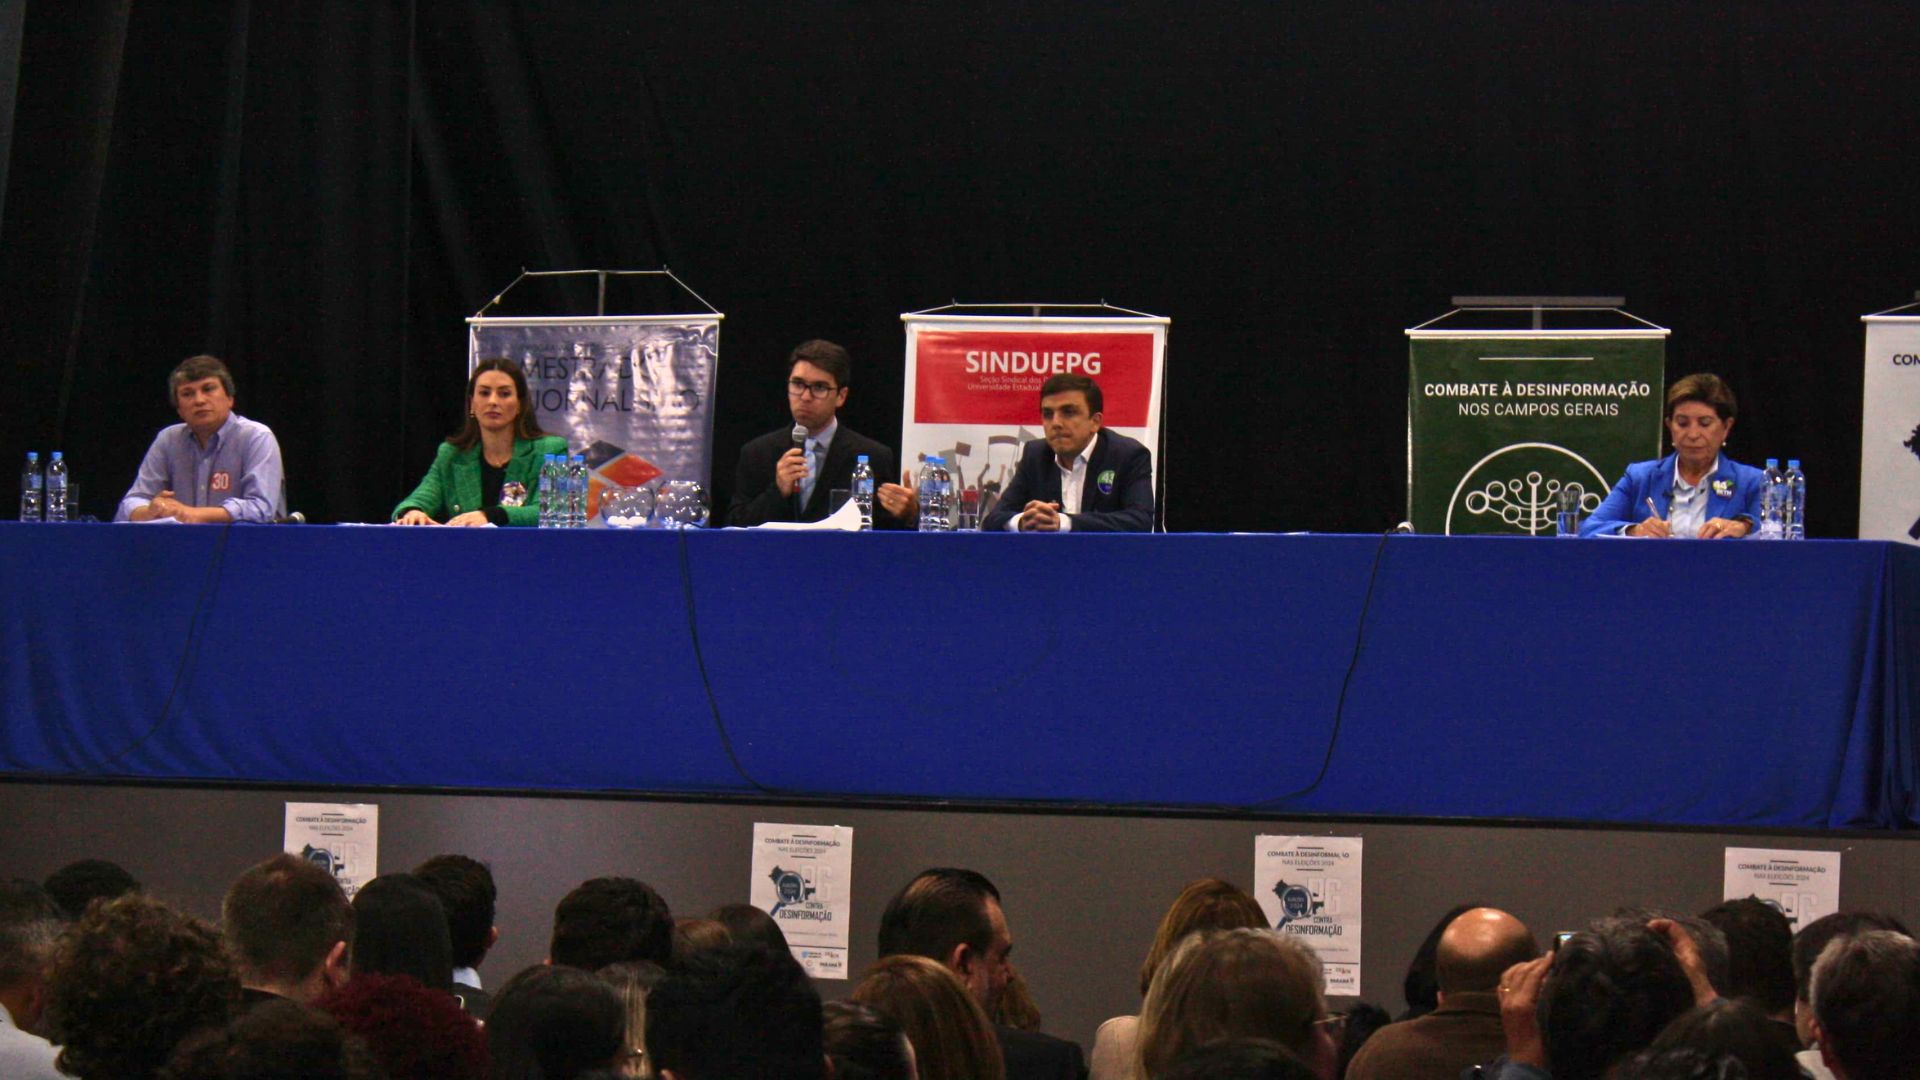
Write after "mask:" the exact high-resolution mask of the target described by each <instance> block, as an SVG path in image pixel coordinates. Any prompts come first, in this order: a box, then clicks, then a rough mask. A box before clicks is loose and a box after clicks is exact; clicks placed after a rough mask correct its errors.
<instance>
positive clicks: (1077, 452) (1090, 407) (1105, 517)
mask: <svg viewBox="0 0 1920 1080" xmlns="http://www.w3.org/2000/svg"><path fill="white" fill-rule="evenodd" d="M1103 404H1104V401H1103V398H1102V396H1101V393H1100V384H1099V383H1096V382H1094V381H1093V380H1092V379H1090V378H1088V377H1086V376H1085V375H1055V376H1053V377H1052V378H1049V379H1048V380H1047V381H1046V382H1045V383H1043V384H1041V387H1040V421H1041V424H1042V425H1043V427H1044V429H1045V431H1046V438H1044V439H1035V440H1034V441H1032V442H1030V443H1028V444H1027V445H1026V449H1025V450H1024V451H1022V452H1021V454H1020V464H1019V465H1018V466H1017V467H1016V468H1015V469H1014V473H1013V479H1012V480H1010V481H1008V483H1007V489H1006V491H1004V492H1002V493H1001V495H1000V502H999V505H998V506H996V507H995V508H994V511H993V513H991V514H988V515H987V520H986V521H984V522H982V523H981V526H980V528H981V531H982V532H989V531H994V530H1005V531H1008V532H1076V531H1077V532H1152V531H1153V454H1152V452H1151V451H1149V450H1148V449H1147V448H1146V447H1145V446H1142V445H1140V443H1139V442H1137V441H1135V440H1133V439H1129V438H1127V437H1126V436H1125V435H1122V434H1120V433H1118V432H1115V431H1107V430H1105V429H1104V428H1103V427H1102V426H1101V407H1102V405H1103Z"/></svg>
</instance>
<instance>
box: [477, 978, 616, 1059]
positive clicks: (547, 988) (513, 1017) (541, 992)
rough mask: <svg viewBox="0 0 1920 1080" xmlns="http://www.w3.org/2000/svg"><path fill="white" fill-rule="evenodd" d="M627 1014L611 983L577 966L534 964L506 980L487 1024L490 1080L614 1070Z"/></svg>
mask: <svg viewBox="0 0 1920 1080" xmlns="http://www.w3.org/2000/svg"><path fill="white" fill-rule="evenodd" d="M626 1021H627V1010H626V1008H625V1006H623V1005H622V1004H621V1002H620V993H619V991H617V990H615V989H614V987H613V984H612V983H610V982H608V981H607V980H605V979H602V978H601V977H600V976H598V975H593V974H590V973H588V972H585V971H581V970H580V969H578V968H570V967H556V966H554V965H552V964H536V965H534V966H533V967H530V968H528V969H526V970H525V971H522V972H521V973H520V974H518V975H515V976H514V977H513V978H511V979H509V980H507V984H506V985H505V986H503V987H501V988H500V995H499V997H498V998H496V999H495V1001H494V1007H493V1015H492V1016H491V1017H490V1018H488V1020H487V1049H488V1051H489V1052H490V1053H491V1055H492V1057H493V1080H574V1078H575V1077H577V1076H579V1075H580V1074H581V1073H583V1072H586V1071H588V1070H590V1069H606V1068H613V1067H616V1066H617V1065H618V1064H619V1063H620V1061H621V1060H622V1059H623V1057H624V1056H625V1053H626V1049H627V1039H626Z"/></svg>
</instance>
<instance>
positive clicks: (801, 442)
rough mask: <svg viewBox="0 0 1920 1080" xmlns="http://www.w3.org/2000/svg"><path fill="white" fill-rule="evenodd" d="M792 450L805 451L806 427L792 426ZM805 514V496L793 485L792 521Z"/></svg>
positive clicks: (800, 425) (798, 487)
mask: <svg viewBox="0 0 1920 1080" xmlns="http://www.w3.org/2000/svg"><path fill="white" fill-rule="evenodd" d="M792 434H793V448H794V449H795V450H798V451H800V452H801V453H803V454H804V453H805V452H806V449H807V425H805V424H795V425H793V432H792ZM806 512H807V504H806V496H805V495H803V494H802V493H801V490H800V485H799V484H795V485H793V520H795V521H799V520H800V518H801V516H802V515H804V514H805V513H806Z"/></svg>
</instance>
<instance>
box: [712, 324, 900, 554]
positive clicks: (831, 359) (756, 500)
mask: <svg viewBox="0 0 1920 1080" xmlns="http://www.w3.org/2000/svg"><path fill="white" fill-rule="evenodd" d="M852 371H853V361H852V359H851V358H850V357H848V355H847V350H845V349H843V348H841V347H840V346H838V345H835V344H834V343H833V342H831V341H820V340H814V341H807V342H802V343H801V344H800V345H799V346H797V347H796V348H795V349H794V350H793V353H792V355H791V356H789V357H788V358H787V409H788V411H789V412H791V413H792V414H793V422H794V425H795V426H798V427H804V428H806V430H807V437H806V440H805V442H804V444H803V445H800V446H795V445H794V442H793V429H792V428H788V427H783V428H780V429H779V430H777V431H769V432H767V433H766V434H765V435H762V436H760V437H759V438H757V439H755V440H753V441H752V442H750V443H748V444H747V445H745V446H743V447H741V448H740V466H739V468H738V469H736V470H735V472H734V477H733V503H732V505H731V506H730V507H729V508H728V510H727V524H729V525H741V526H745V525H760V524H764V523H766V522H769V521H819V520H820V519H821V518H824V517H826V516H827V514H828V513H829V512H830V511H831V510H832V507H831V506H830V505H829V502H830V499H831V493H832V492H833V490H834V489H836V488H838V489H841V490H844V491H847V492H849V493H850V492H851V491H852V490H853V465H854V460H855V459H856V458H858V457H859V456H860V455H861V454H865V455H867V465H868V467H870V468H871V469H872V470H873V475H874V478H875V480H877V481H883V482H881V483H879V484H878V486H877V487H876V488H875V490H874V508H873V527H874V528H876V529H904V528H906V527H908V526H909V525H910V524H912V523H913V521H914V518H915V516H916V513H917V510H918V506H917V505H916V503H915V500H914V494H913V492H912V491H910V490H908V489H907V488H905V487H903V486H901V485H899V484H894V483H886V482H884V481H886V480H887V479H888V478H889V477H891V476H893V466H894V457H893V451H892V450H889V449H888V448H886V447H885V446H882V445H880V444H879V443H877V442H874V441H873V440H872V439H869V438H867V437H866V436H865V435H862V434H860V433H859V432H857V431H855V430H853V429H852V428H849V427H847V426H845V425H844V424H842V423H840V419H839V416H838V413H839V411H840V407H841V406H842V405H845V404H846V403H847V380H848V378H849V377H850V376H851V374H852Z"/></svg>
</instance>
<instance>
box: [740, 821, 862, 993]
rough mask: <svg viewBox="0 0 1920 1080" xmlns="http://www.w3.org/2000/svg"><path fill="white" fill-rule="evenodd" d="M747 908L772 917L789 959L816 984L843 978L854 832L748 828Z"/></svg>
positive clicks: (766, 826) (817, 828)
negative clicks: (784, 937)
mask: <svg viewBox="0 0 1920 1080" xmlns="http://www.w3.org/2000/svg"><path fill="white" fill-rule="evenodd" d="M747 902H748V903H750V904H752V905H753V906H754V907H757V908H759V909H760V910H762V911H764V912H766V913H767V914H769V915H771V916H773V921H774V922H776V923H779V924H780V931H781V933H784V934H786V935H787V946H788V947H789V948H791V949H792V950H793V958H794V959H795V960H798V961H800V966H801V967H804V968H806V969H807V974H808V975H811V976H813V977H814V978H816V979H844V978H846V977H847V931H848V928H849V924H850V923H851V922H852V919H853V830H852V829H850V828H847V827H845V826H842V825H770V824H768V823H766V822H764V821H758V822H755V823H754V825H753V878H752V883H751V888H750V889H749V890H748V893H747Z"/></svg>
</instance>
